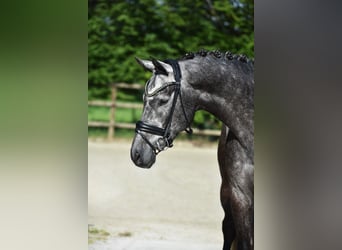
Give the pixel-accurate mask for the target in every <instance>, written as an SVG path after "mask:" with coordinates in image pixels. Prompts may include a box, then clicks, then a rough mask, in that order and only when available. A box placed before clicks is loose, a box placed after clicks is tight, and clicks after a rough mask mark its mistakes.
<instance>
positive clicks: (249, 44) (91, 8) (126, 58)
mask: <svg viewBox="0 0 342 250" xmlns="http://www.w3.org/2000/svg"><path fill="white" fill-rule="evenodd" d="M253 10H254V1H253V0H121V1H116V0H89V2H88V89H89V91H88V93H89V99H92V98H102V99H103V98H108V97H109V89H108V83H111V82H127V83H141V84H143V83H145V81H146V80H147V79H148V78H149V77H150V73H149V72H145V71H144V70H143V69H142V68H141V67H140V66H139V65H138V64H137V63H136V62H135V59H134V57H135V56H138V57H141V58H150V57H151V56H153V57H156V58H159V59H166V58H178V57H180V56H182V55H184V54H185V53H186V52H191V51H192V52H196V51H198V50H199V49H202V48H204V49H207V50H214V49H219V50H221V51H226V50H230V51H232V52H233V53H237V54H238V53H243V54H246V55H247V56H249V57H254V51H253V50H254V31H253V30H254V25H253V19H254V14H253V13H254V12H253ZM119 94H120V95H119V98H121V97H123V96H124V94H123V93H119ZM126 97H127V96H126ZM130 98H133V99H134V100H137V101H138V100H139V101H140V99H141V96H140V95H136V96H134V95H130ZM206 116H207V115H204V114H203V113H198V114H197V115H196V117H195V123H198V124H202V125H203V122H202V121H203V120H206V121H207V120H208V118H207V117H206ZM209 120H210V119H209ZM211 121H213V118H211ZM209 123H214V122H209Z"/></svg>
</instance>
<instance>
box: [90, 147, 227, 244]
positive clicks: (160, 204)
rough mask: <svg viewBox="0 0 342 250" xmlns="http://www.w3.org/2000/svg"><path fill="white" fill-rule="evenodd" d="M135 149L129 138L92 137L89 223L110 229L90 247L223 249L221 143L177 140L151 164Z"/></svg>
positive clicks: (95, 226) (105, 229)
mask: <svg viewBox="0 0 342 250" xmlns="http://www.w3.org/2000/svg"><path fill="white" fill-rule="evenodd" d="M129 150H130V142H129V141H119V142H113V143H108V142H92V141H89V142H88V214H89V225H90V226H91V228H96V229H101V230H104V231H106V232H108V233H109V236H105V237H103V239H102V240H94V242H93V243H91V244H90V245H89V249H91V250H107V249H108V250H109V249H110V250H183V249H184V250H191V249H196V250H219V249H222V243H223V239H222V233H221V221H222V219H223V215H224V214H223V211H222V209H221V206H220V198H219V190H220V182H221V178H220V174H219V168H218V163H217V159H216V146H215V145H214V146H210V147H195V146H193V145H191V144H190V143H184V142H177V141H175V146H174V147H173V148H172V149H169V150H167V151H165V152H162V153H161V154H159V155H158V157H157V161H156V163H155V165H154V166H152V168H151V169H141V168H138V167H136V166H135V165H134V164H133V163H132V162H131V160H130V155H129Z"/></svg>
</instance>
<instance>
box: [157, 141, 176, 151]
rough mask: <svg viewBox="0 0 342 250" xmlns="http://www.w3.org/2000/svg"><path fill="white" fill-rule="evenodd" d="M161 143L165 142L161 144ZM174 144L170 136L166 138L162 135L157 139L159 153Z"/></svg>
mask: <svg viewBox="0 0 342 250" xmlns="http://www.w3.org/2000/svg"><path fill="white" fill-rule="evenodd" d="M161 143H163V144H162V145H161ZM172 147H173V144H172V140H170V139H169V138H165V137H160V138H158V140H157V150H158V153H159V152H161V151H165V150H166V149H168V148H172Z"/></svg>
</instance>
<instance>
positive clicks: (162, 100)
mask: <svg viewBox="0 0 342 250" xmlns="http://www.w3.org/2000/svg"><path fill="white" fill-rule="evenodd" d="M168 102H169V98H160V99H159V105H160V106H162V105H165V104H166V103H168Z"/></svg>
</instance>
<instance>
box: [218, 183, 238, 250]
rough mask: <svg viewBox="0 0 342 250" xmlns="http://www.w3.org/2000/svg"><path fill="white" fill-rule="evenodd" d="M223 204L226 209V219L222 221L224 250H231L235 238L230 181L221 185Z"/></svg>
mask: <svg viewBox="0 0 342 250" xmlns="http://www.w3.org/2000/svg"><path fill="white" fill-rule="evenodd" d="M221 204H222V207H223V210H224V213H225V215H224V219H223V222H222V232H223V238H224V242H223V250H230V249H231V246H232V243H233V241H234V239H235V228H234V221H233V217H232V213H231V199H230V188H229V186H228V183H225V182H222V185H221Z"/></svg>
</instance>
